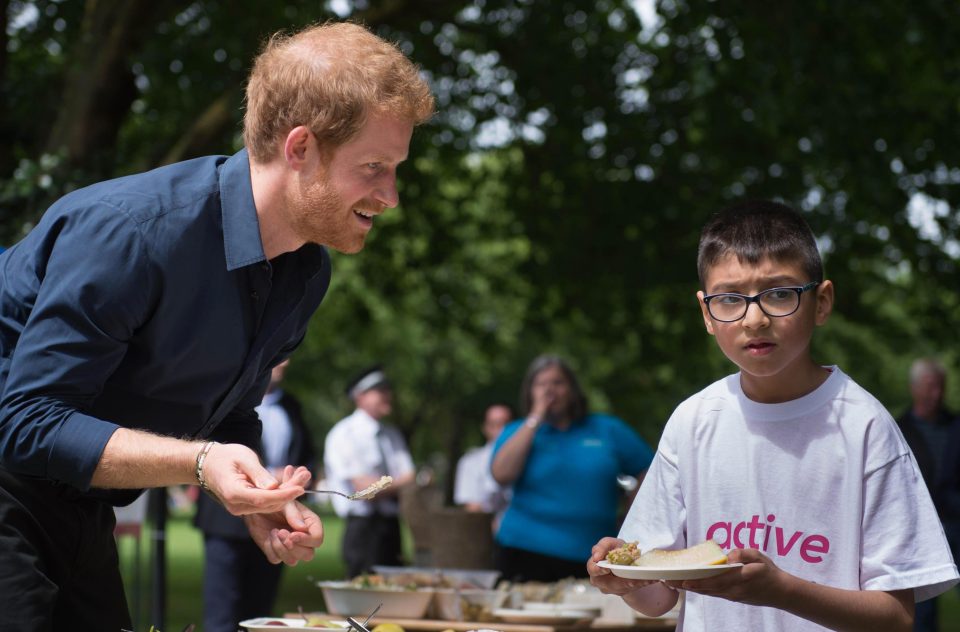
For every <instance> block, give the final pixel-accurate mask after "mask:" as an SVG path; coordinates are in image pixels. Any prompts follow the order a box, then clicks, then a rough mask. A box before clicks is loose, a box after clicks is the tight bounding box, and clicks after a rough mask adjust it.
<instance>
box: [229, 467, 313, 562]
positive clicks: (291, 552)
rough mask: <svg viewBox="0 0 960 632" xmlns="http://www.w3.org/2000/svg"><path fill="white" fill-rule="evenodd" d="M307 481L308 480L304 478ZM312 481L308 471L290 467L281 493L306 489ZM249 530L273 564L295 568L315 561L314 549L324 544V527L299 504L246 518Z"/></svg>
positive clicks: (283, 477)
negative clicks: (304, 562) (283, 490)
mask: <svg viewBox="0 0 960 632" xmlns="http://www.w3.org/2000/svg"><path fill="white" fill-rule="evenodd" d="M304 477H306V478H304ZM309 480H310V471H309V470H307V468H305V467H297V468H295V467H293V466H292V465H288V466H286V467H285V468H283V470H281V471H280V487H279V489H297V488H298V487H299V488H300V489H303V487H305V486H306V484H307V482H309ZM244 521H245V522H246V524H247V530H248V531H250V536H251V537H252V538H253V541H254V542H256V543H257V546H259V547H260V549H261V550H262V551H263V553H264V555H266V556H267V559H268V560H270V563H271V564H279V563H281V562H282V563H284V564H289V565H290V566H296V564H297V562H300V561H302V560H305V561H309V560H312V559H313V555H314V549H316V548H317V547H318V546H320V545H321V544H323V523H321V522H320V518H319V517H318V516H317V514H315V513H313V512H312V511H310V510H309V509H307V508H306V507H304V506H303V505H302V504H300V503H299V502H297V501H295V500H292V501H290V502H288V503H286V504H285V505H284V506H283V508H282V509H281V510H280V511H276V512H270V513H256V514H251V515H248V516H245V517H244Z"/></svg>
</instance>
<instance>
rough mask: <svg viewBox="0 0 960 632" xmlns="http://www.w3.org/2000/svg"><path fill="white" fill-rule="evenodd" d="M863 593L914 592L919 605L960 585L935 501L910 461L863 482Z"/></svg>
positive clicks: (888, 466)
mask: <svg viewBox="0 0 960 632" xmlns="http://www.w3.org/2000/svg"><path fill="white" fill-rule="evenodd" d="M861 559H862V561H861V569H860V577H861V585H862V587H863V588H864V590H900V589H903V588H910V587H913V588H914V596H915V599H916V600H917V601H923V600H925V599H929V598H931V597H933V596H935V595H938V594H940V593H942V592H944V591H945V590H947V589H948V588H949V587H950V586H952V585H953V584H956V583H957V569H956V565H955V564H954V563H953V560H952V557H951V554H950V548H949V546H948V545H947V541H946V537H945V536H944V533H943V529H942V528H941V526H940V520H939V518H938V516H937V512H936V510H935V509H934V506H933V501H931V500H930V495H929V494H927V492H926V489H925V488H924V483H923V479H922V478H921V476H920V472H919V470H918V469H917V468H916V466H915V465H914V462H913V461H912V460H911V459H910V457H909V455H906V454H905V455H902V456H900V457H898V458H897V459H894V460H893V461H891V462H889V463H887V464H885V465H883V466H882V467H880V468H878V469H876V470H874V471H873V472H869V473H867V475H866V477H865V479H864V506H863V555H862V558H861Z"/></svg>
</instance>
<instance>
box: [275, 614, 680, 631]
mask: <svg viewBox="0 0 960 632" xmlns="http://www.w3.org/2000/svg"><path fill="white" fill-rule="evenodd" d="M285 616H287V617H298V616H300V615H299V614H298V613H289V614H287V615H285ZM307 616H311V617H312V616H317V617H321V618H331V619H336V618H338V617H337V616H336V615H330V614H326V613H323V612H309V613H307ZM380 623H396V624H397V625H399V626H400V627H401V628H403V629H404V630H405V631H406V632H443V630H454V632H467V630H501V631H502V632H674V630H676V629H677V620H676V619H673V618H669V617H656V618H650V619H641V618H638V619H636V620H635V621H634V622H633V623H604V622H602V621H588V622H584V623H582V624H572V625H543V624H531V623H496V622H489V621H487V622H483V623H480V622H476V621H441V620H438V619H396V618H380V617H374V618H372V619H370V621H369V623H368V624H367V627H368V628H370V629H372V628H373V627H374V626H376V625H378V624H380Z"/></svg>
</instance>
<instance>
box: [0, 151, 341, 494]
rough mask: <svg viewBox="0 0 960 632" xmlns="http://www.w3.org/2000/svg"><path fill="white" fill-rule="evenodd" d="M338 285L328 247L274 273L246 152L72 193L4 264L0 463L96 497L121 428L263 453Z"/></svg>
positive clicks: (303, 252) (306, 250)
mask: <svg viewBox="0 0 960 632" xmlns="http://www.w3.org/2000/svg"><path fill="white" fill-rule="evenodd" d="M329 283H330V260H329V257H328V255H327V252H326V250H325V249H324V248H322V247H320V246H315V245H306V246H304V247H302V248H300V249H299V250H297V251H295V252H291V253H287V254H284V255H281V256H279V257H276V258H274V259H273V260H271V261H267V259H266V257H265V256H264V252H263V245H262V242H261V239H260V229H259V223H258V221H257V214H256V209H255V207H254V203H253V191H252V189H251V184H250V166H249V162H248V157H247V152H246V151H241V152H239V153H238V154H236V155H234V156H232V157H226V156H214V157H207V158H198V159H196V160H190V161H187V162H183V163H178V164H175V165H170V166H167V167H161V168H160V169H156V170H154V171H151V172H148V173H143V174H139V175H134V176H128V177H124V178H120V179H117V180H111V181H107V182H102V183H100V184H96V185H93V186H90V187H87V188H84V189H80V190H78V191H75V192H73V193H70V194H68V195H66V196H64V197H63V198H61V199H60V200H59V201H58V202H57V203H56V204H54V205H53V206H52V207H50V209H49V210H48V211H47V213H46V214H45V215H44V216H43V218H42V219H41V221H40V223H39V224H38V225H37V227H36V228H34V229H33V230H32V231H31V232H30V233H29V234H28V235H27V236H26V237H25V238H24V239H23V241H21V242H20V243H18V244H16V245H14V246H11V247H10V248H9V249H8V250H7V251H6V252H4V253H3V254H2V255H0V467H3V468H4V469H6V470H7V471H9V472H13V473H16V474H19V475H22V476H28V477H37V478H45V479H51V480H55V481H60V482H63V483H66V484H69V485H72V486H74V487H76V488H79V489H81V490H88V489H89V486H90V480H91V478H92V476H93V472H94V469H95V468H96V465H97V463H98V461H99V459H100V456H101V454H102V452H103V449H104V446H105V445H106V443H107V441H108V440H109V438H110V436H111V435H112V434H113V432H114V431H115V430H116V429H117V428H118V427H126V428H138V429H144V430H149V431H152V432H156V433H159V434H164V435H170V436H175V437H211V438H214V439H217V440H220V441H224V442H238V443H243V444H245V445H248V446H251V447H254V446H257V445H258V443H259V437H260V422H259V420H258V419H257V416H256V413H255V411H254V407H255V406H257V405H258V404H259V403H260V399H261V396H262V395H263V392H264V391H265V390H266V387H267V384H268V381H269V377H270V369H271V367H272V366H273V365H275V364H277V363H278V362H279V361H280V360H282V359H283V358H284V357H286V356H287V355H289V354H290V352H291V351H292V350H293V349H294V348H295V347H296V346H297V344H298V343H299V342H300V341H301V340H302V339H303V336H304V334H305V332H306V328H307V323H308V321H309V319H310V316H311V315H312V314H313V312H314V311H315V310H316V308H317V307H318V306H319V304H320V302H321V301H322V300H323V296H324V294H325V293H326V291H327V287H328V285H329ZM94 495H97V496H104V495H105V494H103V493H102V492H97V493H95V494H94ZM106 496H110V494H106ZM119 496H120V495H116V497H115V499H116V498H119Z"/></svg>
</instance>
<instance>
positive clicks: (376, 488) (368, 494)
mask: <svg viewBox="0 0 960 632" xmlns="http://www.w3.org/2000/svg"><path fill="white" fill-rule="evenodd" d="M392 483H393V477H392V476H381V477H380V480H379V481H377V482H375V483H373V484H371V485H369V486H368V487H364V488H363V489H361V490H360V491H358V492H356V493H355V494H352V495H351V496H350V498H352V499H354V500H370V499H371V498H373V497H374V496H376V495H377V494H379V493H380V492H382V491H383V490H384V489H386V488H387V487H390V485H391V484H392Z"/></svg>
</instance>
